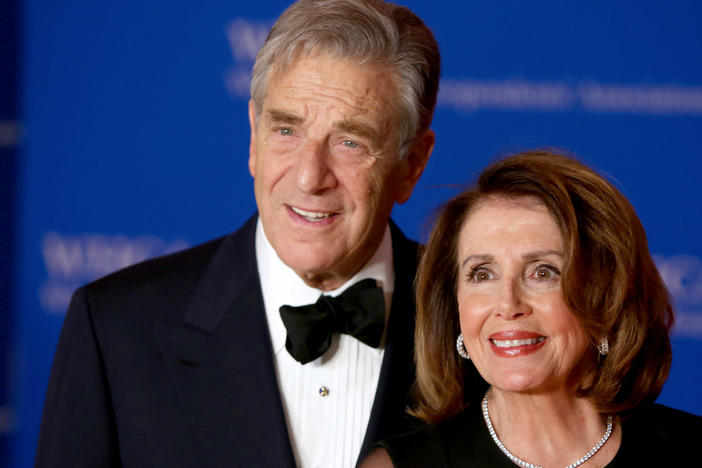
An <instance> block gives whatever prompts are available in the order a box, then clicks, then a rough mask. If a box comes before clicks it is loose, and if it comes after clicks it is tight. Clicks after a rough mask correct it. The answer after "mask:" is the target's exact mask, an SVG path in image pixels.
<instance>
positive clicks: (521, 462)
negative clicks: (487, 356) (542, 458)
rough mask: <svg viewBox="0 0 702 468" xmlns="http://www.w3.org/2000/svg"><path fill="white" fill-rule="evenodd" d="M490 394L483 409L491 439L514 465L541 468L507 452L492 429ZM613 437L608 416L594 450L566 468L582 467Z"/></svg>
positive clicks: (485, 398) (610, 418) (484, 400)
mask: <svg viewBox="0 0 702 468" xmlns="http://www.w3.org/2000/svg"><path fill="white" fill-rule="evenodd" d="M489 393H490V389H488V391H487V392H485V396H484V397H483V403H482V408H483V418H485V424H486V425H487V428H488V431H490V437H492V440H493V441H494V442H495V444H496V445H497V447H498V448H499V449H500V450H501V451H502V453H504V454H505V455H507V458H509V459H510V460H512V461H513V462H514V463H516V464H517V465H519V466H523V467H524V468H541V467H540V466H539V465H534V464H532V463H529V462H526V461H524V460H522V459H521V458H519V457H517V456H515V455H513V454H512V452H510V451H509V450H507V447H505V445H504V444H503V443H502V441H501V440H500V439H499V438H498V437H497V433H496V432H495V428H494V427H492V421H491V420H490V413H488V394H489ZM610 435H612V415H611V414H610V415H609V416H607V429H605V433H604V435H603V436H602V438H601V439H600V441H599V442H597V444H595V446H594V447H592V449H590V451H589V452H587V453H586V454H585V455H583V456H582V457H580V458H578V459H577V460H575V461H574V462H573V463H571V464H570V465H568V466H566V468H575V467H576V466H580V465H582V464H583V463H585V462H586V461H587V460H588V459H590V457H592V456H593V455H594V454H596V453H597V451H598V450H599V449H601V448H602V446H603V445H604V444H605V442H607V439H609V436H610Z"/></svg>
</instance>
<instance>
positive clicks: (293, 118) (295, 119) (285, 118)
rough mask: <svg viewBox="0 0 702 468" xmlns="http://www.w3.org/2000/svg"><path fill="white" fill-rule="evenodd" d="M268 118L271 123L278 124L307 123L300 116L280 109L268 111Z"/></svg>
mask: <svg viewBox="0 0 702 468" xmlns="http://www.w3.org/2000/svg"><path fill="white" fill-rule="evenodd" d="M267 117H268V120H269V121H270V122H272V123H278V124H288V125H300V124H301V123H303V122H304V121H305V119H304V118H302V117H300V116H297V115H295V114H291V113H290V112H286V111H283V110H279V109H268V111H267Z"/></svg>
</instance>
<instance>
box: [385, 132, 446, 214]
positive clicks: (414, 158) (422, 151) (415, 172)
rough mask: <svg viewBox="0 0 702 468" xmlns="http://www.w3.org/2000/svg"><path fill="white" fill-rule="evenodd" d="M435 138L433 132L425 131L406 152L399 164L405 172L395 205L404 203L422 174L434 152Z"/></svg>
mask: <svg viewBox="0 0 702 468" xmlns="http://www.w3.org/2000/svg"><path fill="white" fill-rule="evenodd" d="M435 140H436V136H435V135H434V131H433V130H431V129H427V130H425V131H424V132H423V133H421V134H419V135H417V137H416V138H415V139H414V141H413V142H412V144H411V145H410V147H409V149H408V150H407V156H406V157H405V159H404V160H403V161H402V162H401V163H402V164H403V165H404V168H405V170H404V171H403V175H402V180H401V181H400V183H399V190H398V193H397V196H396V199H395V201H396V202H397V203H400V204H402V203H404V202H406V201H407V200H408V199H409V197H410V195H412V191H413V190H414V186H415V185H416V184H417V181H418V180H419V178H420V177H421V175H422V173H423V172H424V168H425V167H426V166H427V162H428V161H429V156H431V152H432V151H433V150H434V141H435Z"/></svg>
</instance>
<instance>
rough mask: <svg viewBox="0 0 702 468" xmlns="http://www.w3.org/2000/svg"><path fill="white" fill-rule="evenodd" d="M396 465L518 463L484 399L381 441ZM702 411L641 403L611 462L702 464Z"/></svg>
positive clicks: (616, 467) (508, 467) (618, 467)
mask: <svg viewBox="0 0 702 468" xmlns="http://www.w3.org/2000/svg"><path fill="white" fill-rule="evenodd" d="M378 446H380V447H384V448H385V449H386V450H387V451H388V452H389V453H390V457H391V458H392V461H393V463H394V464H395V467H397V468H434V467H436V468H442V467H443V468H514V467H515V466H516V465H514V464H513V463H512V462H511V461H510V460H509V459H508V458H507V457H506V456H505V455H504V454H503V453H502V452H501V451H500V449H498V448H497V445H495V442H494V441H493V440H492V438H491V437H490V433H489V432H488V430H487V427H486V426H485V421H484V420H483V415H482V413H481V412H480V405H473V406H471V407H470V408H468V409H467V410H466V411H464V412H463V413H460V414H458V415H456V416H453V417H452V418H449V419H447V420H446V421H442V422H441V423H439V424H436V425H430V426H426V427H424V428H422V429H419V430H417V431H414V432H411V433H408V434H405V435H401V436H397V437H393V438H391V439H387V440H384V441H381V442H380V443H379V444H378ZM701 448H702V417H700V416H695V415H693V414H690V413H686V412H684V411H679V410H676V409H672V408H668V407H665V406H663V405H657V404H652V405H646V406H644V407H642V408H638V409H636V410H635V411H634V412H633V414H632V415H631V416H630V417H629V418H628V419H626V420H625V421H623V422H622V441H621V445H620V447H619V451H618V452H617V455H616V456H615V457H614V459H613V460H612V461H611V462H610V463H609V464H608V465H607V467H608V468H624V467H626V468H629V467H633V466H661V467H669V466H702V451H701V450H700V449H701Z"/></svg>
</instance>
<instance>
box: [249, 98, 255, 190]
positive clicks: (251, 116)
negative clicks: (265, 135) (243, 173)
mask: <svg viewBox="0 0 702 468" xmlns="http://www.w3.org/2000/svg"><path fill="white" fill-rule="evenodd" d="M249 127H250V128H251V140H250V141H249V173H250V174H251V177H256V108H255V106H254V103H253V99H249Z"/></svg>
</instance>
